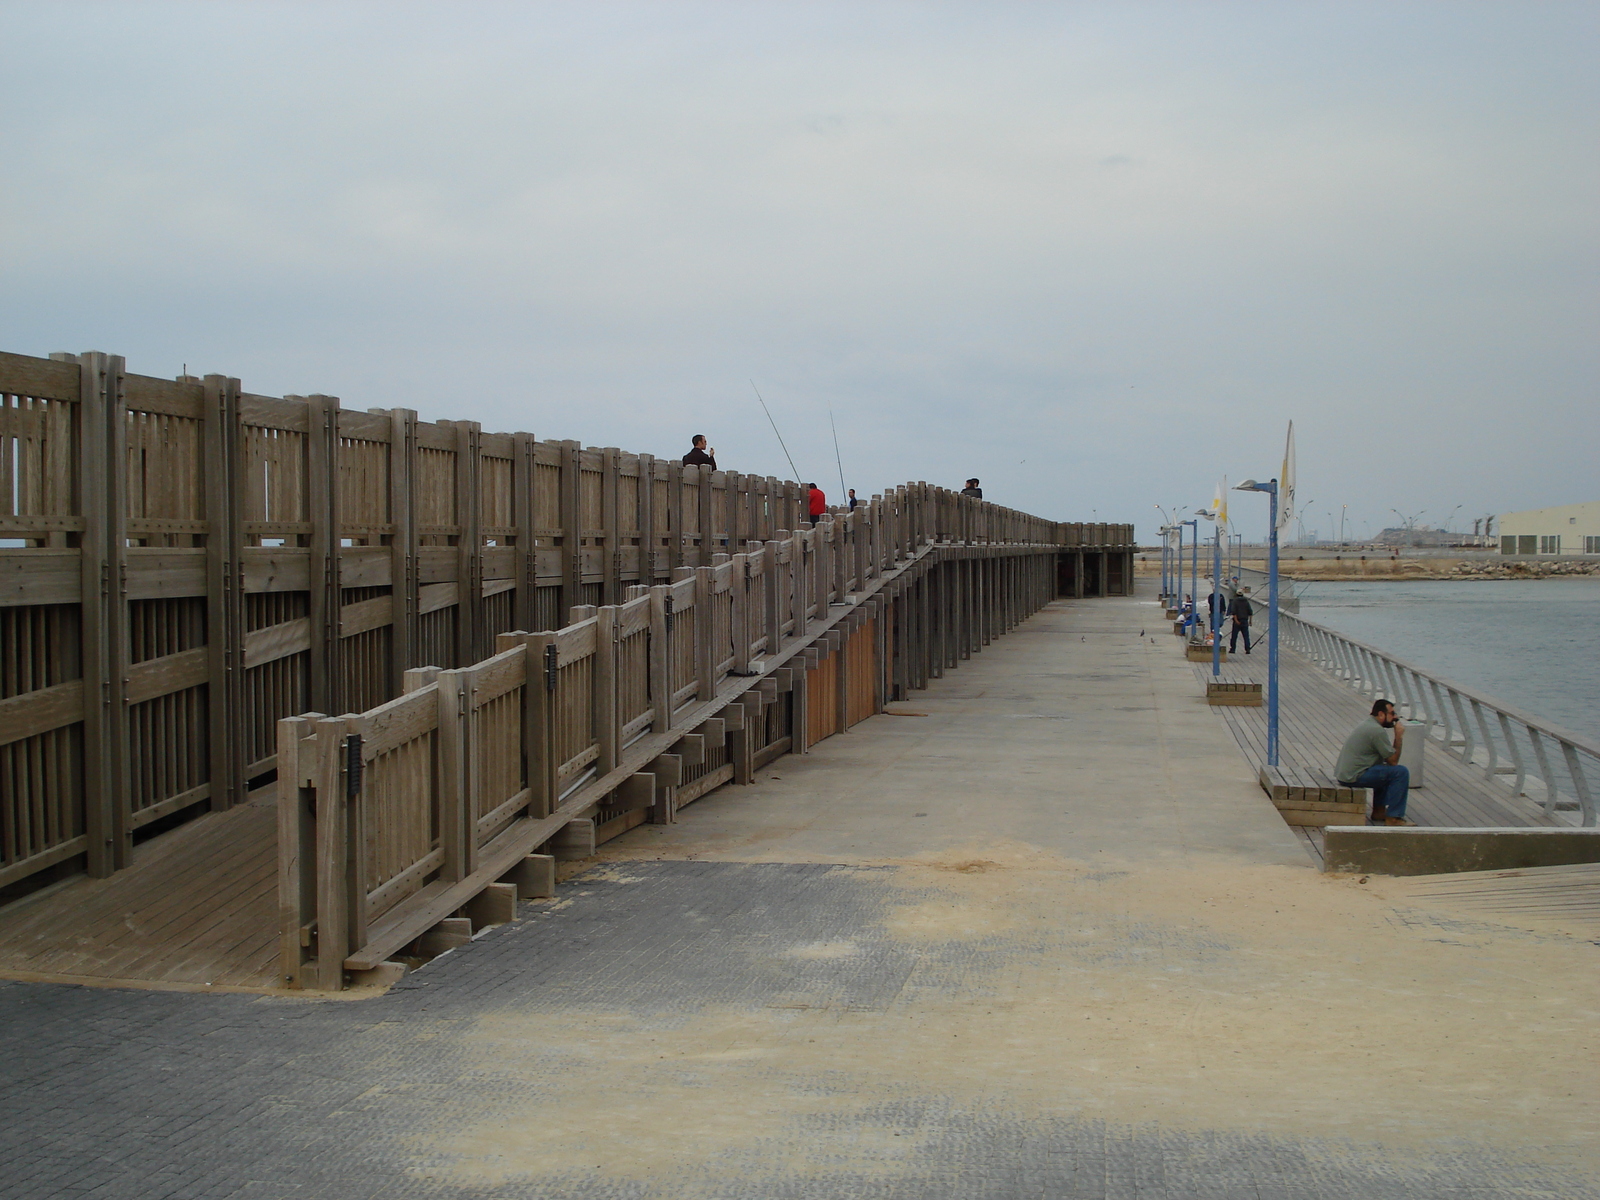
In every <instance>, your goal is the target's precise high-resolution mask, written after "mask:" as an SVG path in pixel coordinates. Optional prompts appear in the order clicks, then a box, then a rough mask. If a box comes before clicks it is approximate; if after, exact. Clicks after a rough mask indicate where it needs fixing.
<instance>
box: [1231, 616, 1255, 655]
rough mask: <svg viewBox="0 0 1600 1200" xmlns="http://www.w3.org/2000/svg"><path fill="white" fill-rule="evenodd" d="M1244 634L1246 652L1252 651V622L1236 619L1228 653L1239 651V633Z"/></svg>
mask: <svg viewBox="0 0 1600 1200" xmlns="http://www.w3.org/2000/svg"><path fill="white" fill-rule="evenodd" d="M1241 633H1242V634H1244V652H1245V653H1246V654H1249V653H1250V623H1249V622H1248V621H1243V622H1241V621H1235V622H1234V623H1233V636H1232V637H1231V638H1229V639H1228V653H1229V654H1237V653H1239V635H1240V634H1241Z"/></svg>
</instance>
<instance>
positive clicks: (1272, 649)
mask: <svg viewBox="0 0 1600 1200" xmlns="http://www.w3.org/2000/svg"><path fill="white" fill-rule="evenodd" d="M1233 490H1234V491H1236V492H1266V493H1267V496H1268V498H1269V502H1270V503H1269V506H1268V513H1267V515H1268V521H1267V527H1268V531H1269V532H1268V540H1267V766H1269V767H1275V766H1277V765H1278V481H1277V480H1276V479H1272V480H1268V481H1267V482H1266V483H1257V482H1256V481H1255V480H1254V479H1246V480H1245V481H1244V482H1243V483H1241V484H1239V485H1238V486H1237V487H1235V488H1234V489H1233Z"/></svg>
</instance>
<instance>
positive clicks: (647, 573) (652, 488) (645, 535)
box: [639, 454, 656, 587]
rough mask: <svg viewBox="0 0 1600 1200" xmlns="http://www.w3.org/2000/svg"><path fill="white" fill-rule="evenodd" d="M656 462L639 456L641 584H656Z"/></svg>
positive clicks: (647, 585)
mask: <svg viewBox="0 0 1600 1200" xmlns="http://www.w3.org/2000/svg"><path fill="white" fill-rule="evenodd" d="M655 564H656V460H655V456H654V455H652V454H641V455H639V583H640V584H642V585H643V586H644V587H654V586H655V582H656V566H655Z"/></svg>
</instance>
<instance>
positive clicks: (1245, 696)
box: [1206, 650, 1261, 708]
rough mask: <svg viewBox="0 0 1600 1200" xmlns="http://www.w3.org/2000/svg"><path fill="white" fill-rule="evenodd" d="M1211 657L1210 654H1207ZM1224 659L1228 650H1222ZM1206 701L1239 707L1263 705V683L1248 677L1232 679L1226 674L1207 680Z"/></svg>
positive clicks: (1258, 706)
mask: <svg viewBox="0 0 1600 1200" xmlns="http://www.w3.org/2000/svg"><path fill="white" fill-rule="evenodd" d="M1207 657H1208V658H1209V657H1210V656H1209V655H1207ZM1222 657H1223V659H1224V660H1226V659H1227V657H1228V652H1227V651H1226V650H1224V651H1223V652H1222ZM1206 703H1207V704H1229V705H1234V706H1237V707H1239V708H1260V707H1261V685H1260V684H1259V683H1253V682H1252V681H1250V680H1248V679H1230V678H1228V676H1226V675H1224V676H1222V677H1220V678H1218V679H1208V680H1206Z"/></svg>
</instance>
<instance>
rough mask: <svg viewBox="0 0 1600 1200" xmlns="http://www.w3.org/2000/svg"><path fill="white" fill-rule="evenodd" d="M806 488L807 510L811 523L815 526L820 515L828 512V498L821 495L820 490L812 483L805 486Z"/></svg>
mask: <svg viewBox="0 0 1600 1200" xmlns="http://www.w3.org/2000/svg"><path fill="white" fill-rule="evenodd" d="M806 488H807V493H806V494H807V496H808V498H809V505H808V508H809V511H810V513H811V523H812V524H813V525H815V524H816V523H817V520H818V519H819V518H820V517H821V516H822V514H823V513H825V512H827V511H828V498H827V497H826V496H824V495H823V494H822V489H821V488H819V487H818V486H817V485H816V484H814V483H808V484H806Z"/></svg>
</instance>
